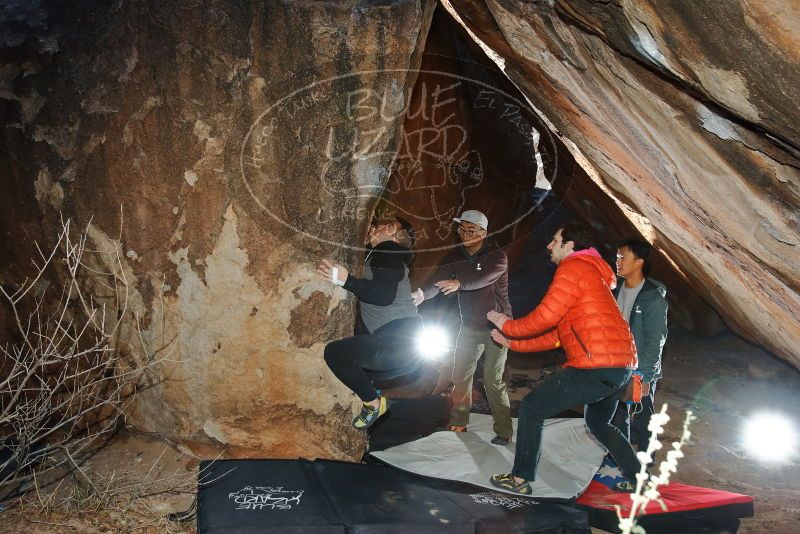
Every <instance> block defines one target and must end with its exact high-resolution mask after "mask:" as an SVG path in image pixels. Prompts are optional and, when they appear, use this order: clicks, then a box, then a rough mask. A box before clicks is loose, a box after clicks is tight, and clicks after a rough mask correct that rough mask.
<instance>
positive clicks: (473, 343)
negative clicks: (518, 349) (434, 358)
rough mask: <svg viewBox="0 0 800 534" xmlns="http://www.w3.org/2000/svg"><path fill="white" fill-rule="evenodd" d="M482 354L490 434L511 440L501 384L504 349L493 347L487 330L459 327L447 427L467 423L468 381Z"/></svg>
mask: <svg viewBox="0 0 800 534" xmlns="http://www.w3.org/2000/svg"><path fill="white" fill-rule="evenodd" d="M483 353H485V354H486V357H485V359H484V362H483V385H484V388H485V389H486V398H487V399H488V401H489V408H490V409H491V410H492V417H493V418H494V432H495V434H497V435H498V436H500V437H503V438H511V434H512V433H513V430H512V427H511V405H510V404H509V402H508V391H506V384H505V382H503V369H504V368H505V365H506V356H507V354H508V349H506V348H505V347H501V346H500V345H498V344H497V343H495V342H494V341H493V340H492V336H491V335H490V331H489V330H472V329H470V328H467V327H466V326H464V325H461V331H460V332H459V333H458V341H457V342H456V350H455V355H454V358H455V361H454V365H453V386H454V387H453V410H452V411H451V412H450V424H451V425H453V426H466V425H467V423H469V410H470V408H471V407H472V379H473V376H474V375H475V368H476V367H477V365H478V360H479V359H480V357H481V354H483Z"/></svg>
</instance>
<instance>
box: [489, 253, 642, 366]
mask: <svg viewBox="0 0 800 534" xmlns="http://www.w3.org/2000/svg"><path fill="white" fill-rule="evenodd" d="M614 286H616V277H615V276H614V272H613V271H612V270H611V267H610V266H609V265H608V263H606V262H605V260H603V258H602V257H601V256H600V254H599V253H598V252H597V251H596V250H595V249H593V248H591V249H586V250H580V251H578V252H574V253H572V254H570V255H569V256H567V257H566V258H564V259H563V260H561V262H560V263H559V265H558V269H556V274H555V277H554V278H553V283H552V284H550V287H549V288H548V289H547V294H545V296H544V298H543V299H542V302H541V303H540V304H539V305H538V306H537V307H536V309H535V310H533V311H532V312H531V313H529V314H528V315H526V316H525V317H522V318H520V319H517V320H509V321H506V323H505V324H504V325H503V334H505V335H506V336H508V337H509V338H524V339H516V340H513V341H512V342H511V349H512V350H516V351H519V352H538V351H542V350H550V349H554V348H556V347H559V346H563V347H564V352H566V354H567V363H565V364H564V367H581V368H597V367H629V368H633V369H635V368H636V365H637V359H636V346H635V345H634V342H633V336H632V335H631V331H630V328H628V323H627V322H625V319H623V318H622V314H621V313H620V311H619V306H617V303H616V301H615V300H614V297H613V295H612V294H611V290H612V289H613V288H614Z"/></svg>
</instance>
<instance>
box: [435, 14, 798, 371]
mask: <svg viewBox="0 0 800 534" xmlns="http://www.w3.org/2000/svg"><path fill="white" fill-rule="evenodd" d="M443 4H444V5H445V6H446V7H448V8H449V10H450V11H451V12H455V13H456V14H457V16H458V17H459V18H460V20H461V21H462V22H463V24H464V25H465V26H466V27H467V28H468V29H469V30H470V31H471V32H473V34H474V35H475V37H476V38H477V39H479V40H480V41H482V42H483V43H484V44H485V45H486V46H487V47H488V49H490V53H493V54H494V56H495V59H496V61H497V63H498V64H499V65H502V66H503V68H504V71H505V73H506V74H507V75H508V76H509V78H510V79H511V80H512V81H513V82H514V83H515V84H516V85H517V86H518V87H519V88H520V89H521V91H522V92H523V93H524V94H525V95H526V96H527V97H528V98H529V99H530V101H531V102H532V104H533V105H534V106H535V107H536V108H537V109H539V110H541V112H542V113H543V115H544V116H546V117H547V119H549V120H550V121H551V122H552V124H553V126H554V128H555V129H556V130H557V131H559V132H560V133H561V134H563V136H564V137H565V138H567V139H568V140H569V141H567V146H568V147H569V148H570V150H571V151H572V152H573V154H574V155H575V157H576V159H577V160H578V161H579V162H580V163H581V164H582V165H583V166H584V168H585V169H586V170H587V173H588V174H589V176H590V177H592V179H593V180H594V181H595V182H596V183H597V184H598V186H599V187H601V188H602V189H603V190H604V191H606V193H607V194H608V195H609V196H611V197H614V198H615V199H616V200H617V201H618V203H619V204H620V205H621V206H622V209H623V211H624V212H625V213H626V215H627V216H628V218H629V219H630V220H631V221H632V222H634V223H635V224H636V226H637V227H638V228H639V229H640V231H642V233H644V234H645V235H648V236H649V237H651V238H653V239H654V241H655V243H656V244H657V246H658V247H659V248H660V249H661V250H662V251H663V252H664V254H665V255H666V256H667V257H668V258H670V261H672V262H674V264H675V266H676V267H677V269H678V270H679V271H680V272H681V273H683V275H684V276H685V278H686V280H687V281H688V283H689V284H690V285H691V286H693V287H694V288H696V289H697V291H699V292H700V294H701V295H702V296H703V297H704V298H706V299H707V300H708V301H709V302H710V303H711V304H712V305H713V306H714V307H715V308H716V309H717V310H718V311H719V312H720V314H722V316H723V317H724V319H725V321H726V322H727V323H728V324H729V325H730V326H731V327H733V328H734V329H735V330H736V331H738V332H739V333H741V334H743V335H745V336H746V337H748V338H750V339H753V340H756V341H758V342H759V343H761V344H763V345H764V346H766V347H768V348H769V349H771V350H773V351H775V352H776V353H777V354H779V355H781V356H782V357H784V358H786V359H787V360H788V361H790V362H791V363H793V364H794V365H795V366H798V365H800V327H799V326H798V322H797V318H798V317H800V277H798V270H797V265H800V228H799V223H800V221H799V220H798V218H799V217H800V210H798V206H800V172H798V169H799V168H800V155H799V153H798V147H800V134H799V133H798V130H797V124H798V118H800V117H799V116H798V115H799V114H798V107H797V100H798V96H800V95H798V90H797V87H800V69H797V64H798V54H800V47H799V46H798V38H797V35H798V32H797V27H796V25H797V24H798V22H797V21H798V20H800V13H798V11H797V6H796V4H795V3H793V2H785V1H770V2H760V3H759V2H744V1H742V2H724V3H723V2H711V3H708V2H698V3H679V4H676V3H674V2H667V1H658V2H637V1H632V0H615V1H610V2H590V1H582V0H557V1H555V2H523V1H519V0H486V1H485V2H484V1H481V0H451V1H449V2H448V1H445V2H443ZM571 143H574V145H571Z"/></svg>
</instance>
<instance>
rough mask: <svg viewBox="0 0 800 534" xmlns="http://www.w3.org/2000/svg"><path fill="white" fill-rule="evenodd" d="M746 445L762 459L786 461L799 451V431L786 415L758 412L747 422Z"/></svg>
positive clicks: (751, 452) (750, 451) (753, 453)
mask: <svg viewBox="0 0 800 534" xmlns="http://www.w3.org/2000/svg"><path fill="white" fill-rule="evenodd" d="M744 446H745V448H746V449H747V451H748V452H749V453H750V454H752V455H753V456H755V457H757V458H759V459H761V460H765V461H771V462H780V461H785V460H788V459H789V458H791V457H792V456H793V455H794V454H795V453H796V452H797V431H796V429H795V427H794V425H793V424H792V422H791V421H790V420H789V419H788V418H787V417H786V416H784V415H781V414H779V413H758V414H755V415H753V416H752V417H750V418H749V419H748V421H747V422H746V424H745V427H744Z"/></svg>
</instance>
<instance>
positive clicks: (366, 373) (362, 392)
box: [317, 217, 422, 430]
mask: <svg viewBox="0 0 800 534" xmlns="http://www.w3.org/2000/svg"><path fill="white" fill-rule="evenodd" d="M415 240H416V233H415V232H414V228H413V227H412V226H411V225H410V224H409V223H408V222H407V221H405V220H403V219H401V218H399V217H395V218H393V219H390V220H386V221H382V222H379V223H378V224H375V225H373V226H371V227H370V230H369V234H368V236H367V242H368V245H369V249H368V252H367V257H366V260H365V267H364V277H363V278H358V277H356V276H353V275H352V274H350V273H349V272H348V271H347V269H345V268H344V267H343V266H341V265H340V264H338V263H335V262H333V261H330V260H322V262H321V263H320V264H319V266H317V274H318V275H319V276H320V277H321V278H322V279H323V280H326V281H328V282H332V283H334V284H336V285H340V286H342V287H344V289H346V290H348V291H350V292H351V293H353V294H354V295H355V296H356V297H358V300H359V304H360V307H361V319H362V320H363V321H364V325H365V326H366V327H367V330H369V335H362V336H354V337H348V338H345V339H340V340H339V341H333V342H331V343H328V345H326V347H325V362H326V363H327V364H328V367H330V369H331V371H333V374H335V375H336V377H337V378H338V379H339V380H341V381H342V383H344V385H346V386H347V387H348V388H350V389H351V390H352V391H353V392H354V393H355V394H356V395H358V396H359V398H361V401H362V402H363V406H362V408H361V413H360V414H359V415H358V417H356V418H355V419H353V426H354V427H355V428H357V429H359V430H364V429H367V428H369V427H370V426H372V424H374V423H375V421H377V420H378V419H379V418H380V417H381V416H382V415H383V414H385V413H386V411H387V410H388V404H387V400H386V397H383V396H382V395H380V394H379V392H378V390H377V389H375V386H374V385H373V384H372V378H371V377H370V372H372V373H379V374H380V377H381V378H382V379H390V378H395V377H398V376H402V375H405V374H407V373H410V372H412V371H413V370H415V369H416V368H417V367H419V365H420V364H421V358H420V356H419V354H418V352H417V350H416V347H415V344H414V343H413V341H414V338H415V337H416V335H417V334H418V333H419V330H420V328H421V327H422V318H421V317H420V315H419V314H418V313H417V307H416V305H415V304H414V299H413V298H412V297H411V283H410V282H409V279H408V269H409V265H410V264H411V260H412V259H413V257H414V254H413V252H412V251H411V249H412V248H413V246H414V242H415Z"/></svg>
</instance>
